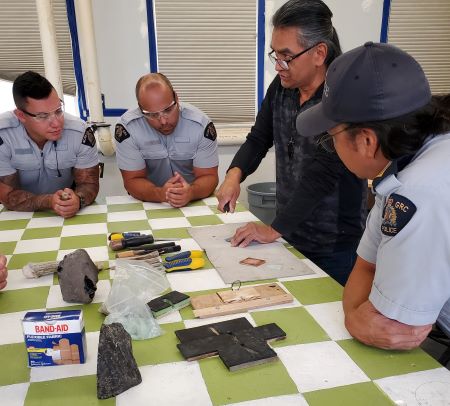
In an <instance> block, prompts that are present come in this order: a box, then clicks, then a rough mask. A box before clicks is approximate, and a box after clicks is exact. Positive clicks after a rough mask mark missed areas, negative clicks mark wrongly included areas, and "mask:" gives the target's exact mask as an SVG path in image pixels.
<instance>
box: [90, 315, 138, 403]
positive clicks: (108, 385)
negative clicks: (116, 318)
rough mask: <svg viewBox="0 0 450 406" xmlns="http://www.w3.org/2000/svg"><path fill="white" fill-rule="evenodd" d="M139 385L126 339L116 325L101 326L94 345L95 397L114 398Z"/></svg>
mask: <svg viewBox="0 0 450 406" xmlns="http://www.w3.org/2000/svg"><path fill="white" fill-rule="evenodd" d="M141 382H142V377H141V373H140V372H139V369H138V367H137V364H136V360H135V359H134V357H133V351H132V347H131V337H130V335H129V334H128V333H127V332H126V331H125V329H124V328H123V326H122V324H120V323H112V324H103V326H102V328H101V330H100V340H99V343H98V358H97V397H98V398H99V399H108V398H110V397H113V396H117V395H119V394H121V393H122V392H125V391H126V390H128V389H130V388H132V387H133V386H136V385H139V384H140V383H141Z"/></svg>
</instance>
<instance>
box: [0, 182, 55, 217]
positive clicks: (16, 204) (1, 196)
mask: <svg viewBox="0 0 450 406" xmlns="http://www.w3.org/2000/svg"><path fill="white" fill-rule="evenodd" d="M0 202H1V203H2V204H3V205H4V206H5V207H6V208H7V209H8V210H15V211H38V210H49V209H51V208H52V195H51V194H48V195H35V194H33V193H30V192H27V191H26V190H21V189H19V178H18V175H17V173H14V174H12V175H8V176H2V177H1V178H0Z"/></svg>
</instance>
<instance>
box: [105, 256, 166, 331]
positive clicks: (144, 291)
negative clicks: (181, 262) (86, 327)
mask: <svg viewBox="0 0 450 406" xmlns="http://www.w3.org/2000/svg"><path fill="white" fill-rule="evenodd" d="M168 287H169V282H168V281H167V277H166V273H165V272H164V269H162V267H161V266H160V265H155V264H148V263H145V262H144V261H136V260H124V259H118V260H117V261H116V271H115V276H114V280H113V283H112V287H111V291H110V293H109V295H108V297H107V299H106V301H105V303H103V304H102V306H101V307H100V309H99V311H100V312H102V313H105V314H107V315H108V316H107V317H106V319H105V321H104V322H105V324H111V323H121V324H122V325H123V327H124V328H125V330H126V331H127V332H128V334H130V336H131V338H132V339H133V340H144V339H147V338H152V337H156V336H159V335H160V334H161V329H160V327H159V325H158V323H157V322H156V320H155V319H154V317H153V315H152V312H151V310H150V308H149V307H148V306H147V303H148V302H149V301H150V300H151V299H153V298H155V297H156V296H158V295H160V294H161V293H163V292H164V291H165V290H166V289H167V288H168Z"/></svg>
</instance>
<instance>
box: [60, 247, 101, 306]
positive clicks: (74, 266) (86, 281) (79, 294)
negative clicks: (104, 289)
mask: <svg viewBox="0 0 450 406" xmlns="http://www.w3.org/2000/svg"><path fill="white" fill-rule="evenodd" d="M58 279H59V286H60V288H61V294H62V297H63V299H64V301H66V302H70V303H73V302H76V303H91V302H92V299H93V298H94V295H95V291H96V290H97V282H98V269H97V267H96V265H95V264H94V263H93V262H92V260H91V258H90V257H89V254H88V253H87V252H86V251H85V250H76V251H74V252H71V253H70V254H67V255H66V256H65V257H64V259H63V260H62V261H61V262H60V263H59V266H58Z"/></svg>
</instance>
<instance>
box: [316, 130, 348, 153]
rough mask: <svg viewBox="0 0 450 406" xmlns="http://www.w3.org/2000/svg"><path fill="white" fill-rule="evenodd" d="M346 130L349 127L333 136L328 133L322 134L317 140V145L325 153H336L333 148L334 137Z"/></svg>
mask: <svg viewBox="0 0 450 406" xmlns="http://www.w3.org/2000/svg"><path fill="white" fill-rule="evenodd" d="M348 128H349V127H345V128H343V129H342V130H339V131H338V132H335V133H334V134H330V133H329V132H328V131H327V132H325V133H323V134H322V135H321V136H319V138H318V139H317V145H320V146H322V148H323V149H324V150H325V151H327V152H336V148H335V147H334V136H335V135H338V134H340V133H342V132H344V131H346V130H348Z"/></svg>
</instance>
